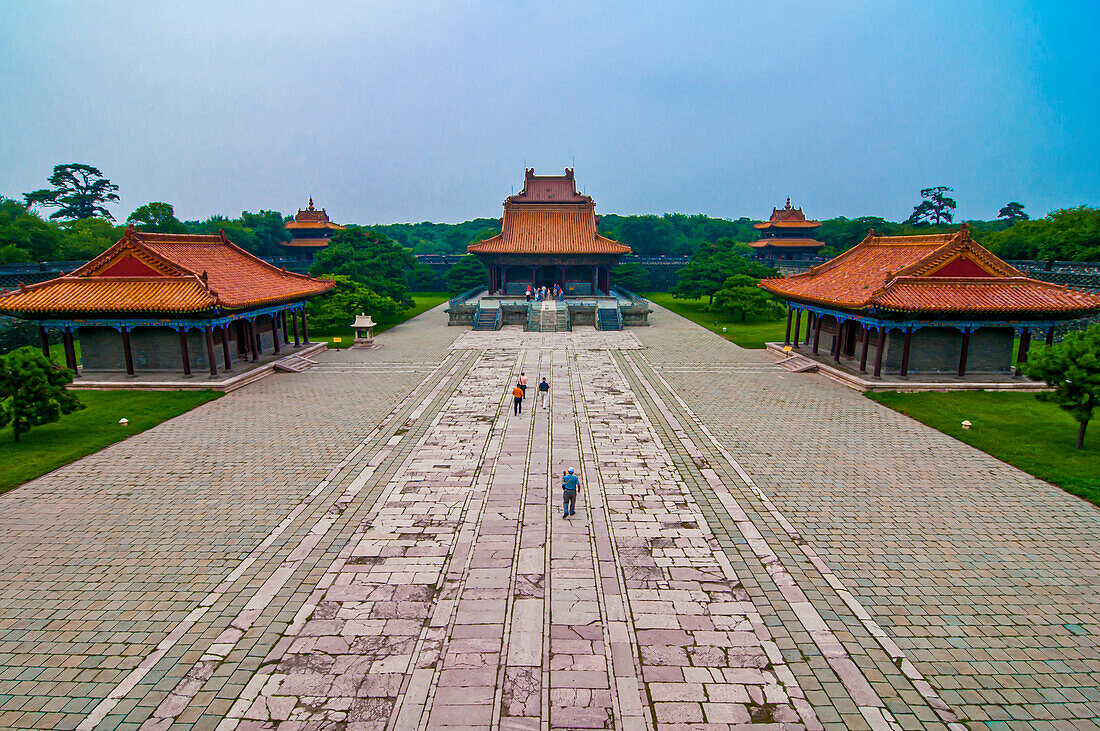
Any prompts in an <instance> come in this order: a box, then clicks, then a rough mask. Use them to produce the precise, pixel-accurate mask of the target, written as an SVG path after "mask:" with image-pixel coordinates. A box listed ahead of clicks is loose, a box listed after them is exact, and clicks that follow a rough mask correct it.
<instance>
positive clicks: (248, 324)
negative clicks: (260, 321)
mask: <svg viewBox="0 0 1100 731" xmlns="http://www.w3.org/2000/svg"><path fill="white" fill-rule="evenodd" d="M244 336H245V338H247V340H248V353H249V355H250V356H252V360H253V361H257V360H259V359H260V356H259V354H258V353H257V352H256V323H255V322H252V321H251V320H244Z"/></svg>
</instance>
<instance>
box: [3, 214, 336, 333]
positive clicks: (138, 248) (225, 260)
mask: <svg viewBox="0 0 1100 731" xmlns="http://www.w3.org/2000/svg"><path fill="white" fill-rule="evenodd" d="M129 260H137V262H140V265H138V266H136V267H127V266H125V265H126V264H127V263H128V262H129ZM119 271H141V273H142V274H143V276H116V275H115V273H117V272H119ZM145 274H149V275H152V276H144V275H145ZM158 274H159V276H158ZM333 286H334V285H333V283H332V282H328V281H325V280H320V279H314V278H312V277H308V276H306V275H304V274H295V273H293V272H288V271H285V270H281V269H278V268H276V267H274V266H272V265H270V264H268V263H267V262H265V261H263V260H261V259H258V258H256V257H255V256H252V255H251V254H249V253H248V252H246V251H244V250H243V249H241V248H240V247H238V246H236V245H235V244H233V243H232V242H231V241H229V239H227V238H226V237H225V235H224V234H221V233H219V234H218V235H189V234H160V233H143V232H140V231H137V230H135V229H133V228H132V227H131V228H128V229H127V230H126V234H125V236H123V238H122V239H121V240H119V241H118V242H117V243H115V244H114V245H113V246H111V247H110V248H109V249H107V250H106V251H104V252H103V253H102V254H100V255H99V256H97V257H96V258H94V259H92V260H91V261H90V262H88V263H87V264H85V265H84V266H82V267H80V268H79V269H76V270H75V271H73V272H72V273H71V274H68V275H65V276H63V277H58V278H57V279H51V280H49V281H46V282H41V283H39V284H34V285H31V286H30V287H23V288H21V289H20V290H17V291H14V292H11V293H9V294H6V295H4V296H2V297H0V313H5V314H43V313H68V314H84V315H92V314H110V313H120V312H138V311H145V312H156V313H165V314H170V313H194V312H200V311H209V310H213V309H215V308H221V309H225V310H242V309H250V308H254V307H261V306H266V305H273V304H279V303H282V302H293V301H297V300H301V299H305V298H307V297H311V296H313V295H317V294H321V293H323V292H327V291H328V290H330V289H332V287H333Z"/></svg>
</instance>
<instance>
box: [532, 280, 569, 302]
mask: <svg viewBox="0 0 1100 731" xmlns="http://www.w3.org/2000/svg"><path fill="white" fill-rule="evenodd" d="M549 299H556V300H562V301H564V300H565V290H564V289H562V288H561V285H559V284H555V285H554V286H553V287H550V288H549V289H548V288H547V287H545V286H542V287H532V286H531V285H530V284H528V285H527V301H528V302H530V301H531V300H534V301H535V302H542V301H543V300H549Z"/></svg>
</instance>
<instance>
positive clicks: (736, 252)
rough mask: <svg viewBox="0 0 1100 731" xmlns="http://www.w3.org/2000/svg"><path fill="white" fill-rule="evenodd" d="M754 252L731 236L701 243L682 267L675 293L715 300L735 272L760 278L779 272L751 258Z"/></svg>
mask: <svg viewBox="0 0 1100 731" xmlns="http://www.w3.org/2000/svg"><path fill="white" fill-rule="evenodd" d="M751 254H752V249H750V248H749V247H748V246H745V245H743V244H738V243H737V242H734V241H731V240H730V239H721V240H719V241H718V243H716V244H704V245H701V246H700V247H699V248H698V249H697V250H696V251H695V253H694V254H692V256H691V261H690V262H688V265H687V266H685V267H684V268H683V269H681V270H680V276H679V279H677V281H676V286H675V287H674V288H673V290H672V296H673V297H678V298H681V299H695V298H697V297H706V298H707V301H708V302H709V303H710V304H713V303H714V294H715V292H717V291H718V290H719V289H721V288H722V286H723V285H724V284H725V282H726V280H727V279H729V278H730V277H732V276H735V275H737V274H745V275H748V276H750V277H754V278H755V279H757V280H760V279H762V278H764V277H770V276H775V274H776V272H775V270H774V269H771V268H769V267H766V266H764V265H763V264H760V263H759V262H756V261H753V260H752V259H750V258H749V257H750V256H751Z"/></svg>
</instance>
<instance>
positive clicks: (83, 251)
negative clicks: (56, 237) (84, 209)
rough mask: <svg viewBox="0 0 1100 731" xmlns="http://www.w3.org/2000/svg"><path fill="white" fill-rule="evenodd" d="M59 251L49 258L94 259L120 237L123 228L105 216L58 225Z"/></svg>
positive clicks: (65, 259)
mask: <svg viewBox="0 0 1100 731" xmlns="http://www.w3.org/2000/svg"><path fill="white" fill-rule="evenodd" d="M59 228H60V236H61V251H59V252H57V253H56V254H54V255H53V256H52V257H51V258H54V259H61V260H63V261H81V260H85V259H94V258H95V257H97V256H99V255H100V254H102V253H103V252H104V251H106V250H107V249H108V248H109V247H110V246H111V245H112V244H114V243H115V242H116V241H118V240H119V239H121V238H122V234H123V232H124V229H123V227H122V226H115V225H114V224H112V223H111V222H110V221H108V220H107V219H105V218H80V219H77V220H76V221H69V222H67V223H62V224H61V225H60V226H59Z"/></svg>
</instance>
